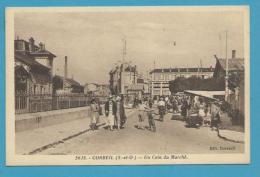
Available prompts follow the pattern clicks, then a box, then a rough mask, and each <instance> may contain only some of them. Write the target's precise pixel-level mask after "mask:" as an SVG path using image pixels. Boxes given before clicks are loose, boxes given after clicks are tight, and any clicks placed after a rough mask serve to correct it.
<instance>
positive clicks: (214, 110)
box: [210, 101, 221, 135]
mask: <svg viewBox="0 0 260 177" xmlns="http://www.w3.org/2000/svg"><path fill="white" fill-rule="evenodd" d="M220 117H221V113H220V104H219V103H218V102H217V101H216V102H214V104H212V107H211V126H210V127H211V130H214V128H216V131H217V132H218V135H219V124H220Z"/></svg>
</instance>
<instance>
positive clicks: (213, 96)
mask: <svg viewBox="0 0 260 177" xmlns="http://www.w3.org/2000/svg"><path fill="white" fill-rule="evenodd" d="M184 93H187V94H191V95H196V96H201V97H205V98H208V99H212V100H218V99H217V98H216V97H219V96H225V91H198V90H185V91H184Z"/></svg>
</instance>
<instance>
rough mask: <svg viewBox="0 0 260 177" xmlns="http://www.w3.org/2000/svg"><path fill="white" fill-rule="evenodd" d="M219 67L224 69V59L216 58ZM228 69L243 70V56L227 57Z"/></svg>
mask: <svg viewBox="0 0 260 177" xmlns="http://www.w3.org/2000/svg"><path fill="white" fill-rule="evenodd" d="M217 60H218V61H219V64H220V65H221V67H222V68H223V69H224V70H226V59H223V58H217ZM228 69H229V70H230V71H243V70H244V58H230V59H228Z"/></svg>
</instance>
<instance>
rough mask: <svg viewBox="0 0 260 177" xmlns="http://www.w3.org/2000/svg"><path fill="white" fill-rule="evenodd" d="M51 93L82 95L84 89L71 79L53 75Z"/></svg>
mask: <svg viewBox="0 0 260 177" xmlns="http://www.w3.org/2000/svg"><path fill="white" fill-rule="evenodd" d="M53 93H55V94H71V93H84V87H83V86H81V85H80V83H79V82H77V81H75V80H74V79H72V78H64V77H63V76H58V75H55V76H54V77H53Z"/></svg>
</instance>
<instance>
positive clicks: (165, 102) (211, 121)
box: [90, 94, 221, 132]
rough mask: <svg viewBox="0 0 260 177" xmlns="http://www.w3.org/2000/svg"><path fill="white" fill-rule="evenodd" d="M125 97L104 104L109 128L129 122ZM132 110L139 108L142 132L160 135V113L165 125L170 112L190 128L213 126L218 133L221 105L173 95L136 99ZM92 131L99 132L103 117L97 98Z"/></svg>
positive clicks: (92, 102) (93, 105)
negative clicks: (158, 124) (157, 128)
mask: <svg viewBox="0 0 260 177" xmlns="http://www.w3.org/2000/svg"><path fill="white" fill-rule="evenodd" d="M124 105H125V102H124V96H123V95H118V96H109V97H108V100H107V101H106V103H105V105H104V114H105V116H106V119H105V124H106V126H105V127H106V129H108V130H111V131H112V130H114V129H122V128H124V125H125V123H126V120H127V117H126V114H125V106H124ZM132 108H134V109H138V118H137V125H135V127H136V128H138V129H142V130H144V129H148V130H150V131H153V132H156V125H155V121H154V120H155V116H156V115H157V114H158V115H159V118H158V121H160V122H163V121H164V116H165V114H167V113H171V114H172V118H173V119H174V118H176V117H178V115H179V117H181V119H182V120H183V121H185V122H186V126H187V127H197V128H198V127H200V126H202V125H207V126H210V127H211V128H212V130H213V129H217V130H218V125H219V123H220V116H221V114H220V103H219V102H218V101H212V100H207V99H204V98H203V97H199V96H188V95H185V94H183V95H171V96H165V97H163V96H161V97H155V98H153V99H152V98H150V97H143V98H142V99H137V98H134V100H133V104H132ZM90 110H91V111H90V117H91V123H90V128H91V129H92V130H95V129H97V128H98V126H97V124H98V123H99V122H100V121H99V116H100V115H102V114H103V111H102V108H101V106H100V104H99V102H98V100H95V99H93V100H92V101H91V104H90Z"/></svg>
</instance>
